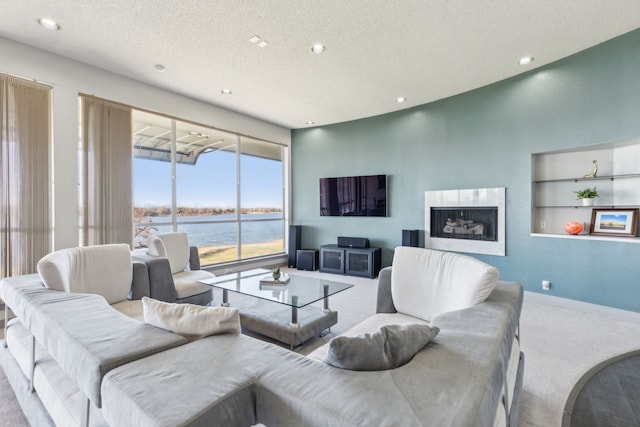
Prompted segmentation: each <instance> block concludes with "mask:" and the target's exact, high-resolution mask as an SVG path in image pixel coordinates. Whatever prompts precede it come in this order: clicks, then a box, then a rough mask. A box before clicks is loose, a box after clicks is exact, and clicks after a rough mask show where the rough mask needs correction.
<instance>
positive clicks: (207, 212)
mask: <svg viewBox="0 0 640 427" xmlns="http://www.w3.org/2000/svg"><path fill="white" fill-rule="evenodd" d="M280 212H282V209H281V208H266V207H262V208H242V209H240V213H241V214H242V215H247V214H265V213H280ZM235 214H236V209H235V208H213V207H210V208H188V207H180V206H179V207H178V208H176V215H177V216H218V215H235ZM133 216H134V217H135V218H148V217H150V218H153V217H170V216H171V208H169V207H164V206H157V207H147V208H140V207H134V208H133Z"/></svg>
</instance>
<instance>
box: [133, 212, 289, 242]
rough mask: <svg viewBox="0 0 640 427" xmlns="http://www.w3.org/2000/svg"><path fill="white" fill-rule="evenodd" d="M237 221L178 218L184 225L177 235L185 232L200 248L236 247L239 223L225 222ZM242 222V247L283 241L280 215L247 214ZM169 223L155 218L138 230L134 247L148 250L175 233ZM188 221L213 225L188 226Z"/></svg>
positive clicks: (222, 217)
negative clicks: (154, 240)
mask: <svg viewBox="0 0 640 427" xmlns="http://www.w3.org/2000/svg"><path fill="white" fill-rule="evenodd" d="M235 219H236V217H235V215H217V216H183V217H178V221H180V222H181V223H179V224H178V231H183V232H186V233H187V235H188V236H189V244H190V245H192V246H198V247H200V248H202V247H206V246H226V245H235V244H236V243H237V242H238V223H237V222H222V221H235ZM242 219H243V222H242V223H241V227H242V243H266V242H271V241H274V240H282V239H284V219H282V214H281V213H269V214H248V215H242ZM169 220H170V218H168V217H153V218H151V222H150V223H149V224H147V225H146V226H144V227H142V226H138V227H137V230H138V232H137V235H136V238H135V239H134V244H135V246H136V247H141V245H144V246H146V244H145V242H146V239H148V238H149V237H150V236H152V235H153V234H161V233H171V232H172V231H173V226H172V225H171V224H161V223H162V222H167V221H169ZM256 220H262V221H256ZM265 220H268V221H265ZM188 221H198V222H203V221H212V222H211V223H208V224H189V223H188ZM185 222H187V223H185Z"/></svg>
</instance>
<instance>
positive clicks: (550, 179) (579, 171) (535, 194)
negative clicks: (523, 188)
mask: <svg viewBox="0 0 640 427" xmlns="http://www.w3.org/2000/svg"><path fill="white" fill-rule="evenodd" d="M594 160H597V163H598V174H597V177H595V178H583V176H584V175H587V174H589V173H591V172H592V169H593V161H594ZM531 174H532V176H531V235H532V236H536V237H556V238H572V239H590V240H608V241H625V242H634V243H640V239H639V238H637V237H635V238H633V237H615V236H591V235H589V227H590V223H591V213H592V210H593V209H594V208H601V209H605V208H637V207H640V140H636V141H628V142H623V143H608V144H601V145H594V146H589V147H581V148H577V149H571V150H561V151H553V152H546V153H536V154H533V155H532V156H531ZM586 187H596V188H597V190H598V193H599V195H600V197H597V198H596V199H595V203H594V206H588V207H587V206H582V202H581V201H580V200H577V199H576V195H575V191H577V190H581V189H583V188H586ZM569 221H578V222H580V223H582V224H583V225H584V228H585V230H584V231H583V232H582V234H580V235H577V236H572V235H569V234H567V233H566V232H565V230H564V226H565V224H566V223H567V222H569Z"/></svg>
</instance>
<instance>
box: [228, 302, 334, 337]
mask: <svg viewBox="0 0 640 427" xmlns="http://www.w3.org/2000/svg"><path fill="white" fill-rule="evenodd" d="M231 307H237V308H238V309H239V310H240V323H241V325H242V327H243V328H246V329H248V330H250V331H253V332H256V333H258V334H260V335H264V336H266V337H269V338H272V339H274V340H276V341H278V342H281V343H284V344H289V346H290V347H291V349H294V348H295V347H297V346H299V345H301V344H303V343H304V342H305V341H307V340H309V339H311V338H313V337H317V336H320V334H321V333H322V331H324V330H325V329H329V328H331V326H333V325H335V324H336V323H338V312H336V311H328V312H325V311H323V310H322V309H320V308H318V307H304V308H299V309H298V322H297V326H296V327H291V325H290V324H291V307H288V306H285V305H282V304H278V303H273V302H270V301H261V300H240V298H239V299H238V300H237V301H236V300H234V301H232V302H231Z"/></svg>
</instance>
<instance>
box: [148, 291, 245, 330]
mask: <svg viewBox="0 0 640 427" xmlns="http://www.w3.org/2000/svg"><path fill="white" fill-rule="evenodd" d="M142 309H143V312H144V321H145V323H148V324H149V325H153V326H156V327H158V328H162V329H166V330H168V331H171V332H175V333H176V334H180V335H182V336H183V337H185V338H187V339H188V340H195V339H199V338H203V337H207V336H209V335H217V334H226V333H233V334H239V333H240V315H239V314H238V309H237V308H232V307H204V306H201V305H195V304H172V303H168V302H163V301H157V300H154V299H151V298H147V297H143V298H142Z"/></svg>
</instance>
